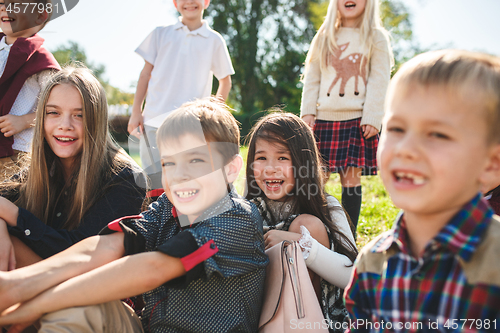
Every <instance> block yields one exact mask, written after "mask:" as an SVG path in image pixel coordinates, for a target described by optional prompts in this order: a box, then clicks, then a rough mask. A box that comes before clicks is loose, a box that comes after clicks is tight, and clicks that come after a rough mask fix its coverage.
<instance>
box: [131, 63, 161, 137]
mask: <svg viewBox="0 0 500 333" xmlns="http://www.w3.org/2000/svg"><path fill="white" fill-rule="evenodd" d="M153 67H154V66H153V65H152V64H150V63H149V62H147V61H145V64H144V68H143V69H142V71H141V74H140V75H139V82H137V89H136V91H135V97H134V104H133V106H132V114H131V115H130V119H129V121H128V127H127V130H128V132H129V133H130V134H132V132H133V131H134V130H136V129H137V127H139V133H142V127H143V125H144V119H143V117H142V103H144V99H145V98H146V93H147V91H148V84H149V79H151V72H152V71H153Z"/></svg>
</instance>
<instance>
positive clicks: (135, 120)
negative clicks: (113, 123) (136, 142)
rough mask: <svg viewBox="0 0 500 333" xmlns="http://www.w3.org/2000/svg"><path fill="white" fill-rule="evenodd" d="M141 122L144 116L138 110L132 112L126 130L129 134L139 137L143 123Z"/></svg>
mask: <svg viewBox="0 0 500 333" xmlns="http://www.w3.org/2000/svg"><path fill="white" fill-rule="evenodd" d="M143 122H144V118H143V116H142V113H141V112H140V111H139V112H132V115H131V116H130V119H129V120H128V127H127V131H128V132H129V133H130V135H133V136H135V137H137V138H138V139H139V138H140V137H141V133H142V128H143V125H144V124H143Z"/></svg>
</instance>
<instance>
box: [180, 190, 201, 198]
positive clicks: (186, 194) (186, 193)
mask: <svg viewBox="0 0 500 333" xmlns="http://www.w3.org/2000/svg"><path fill="white" fill-rule="evenodd" d="M196 192H197V191H196V190H193V191H182V192H177V195H178V196H179V198H188V197H191V196H193V195H195V194H196Z"/></svg>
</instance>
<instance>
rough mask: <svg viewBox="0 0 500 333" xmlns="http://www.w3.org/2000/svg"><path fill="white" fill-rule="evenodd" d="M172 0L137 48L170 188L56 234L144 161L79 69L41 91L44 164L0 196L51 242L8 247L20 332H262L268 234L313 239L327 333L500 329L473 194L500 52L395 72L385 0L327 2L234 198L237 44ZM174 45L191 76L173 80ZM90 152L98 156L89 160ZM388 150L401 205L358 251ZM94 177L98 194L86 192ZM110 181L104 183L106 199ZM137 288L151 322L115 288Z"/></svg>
mask: <svg viewBox="0 0 500 333" xmlns="http://www.w3.org/2000/svg"><path fill="white" fill-rule="evenodd" d="M174 4H175V6H176V8H177V9H178V11H179V12H180V13H181V15H182V17H181V19H180V22H179V23H178V24H176V25H174V26H170V27H166V28H159V29H157V30H155V31H154V32H153V33H152V34H151V35H150V36H149V37H148V38H147V39H146V41H144V43H143V44H142V45H141V46H140V47H139V49H138V53H139V54H141V55H142V56H143V57H144V59H145V61H146V64H145V66H144V69H143V71H142V73H141V77H140V80H139V84H138V87H137V95H136V100H135V102H134V111H133V115H132V117H131V119H130V123H129V131H130V132H134V133H135V134H137V135H140V134H142V135H143V136H144V137H146V140H144V143H145V145H146V147H145V149H147V150H146V151H143V152H144V154H141V157H142V158H144V159H149V160H148V161H149V162H146V165H151V164H152V163H153V162H154V161H155V159H158V160H159V161H160V163H161V165H160V167H159V168H160V169H161V174H162V177H161V187H162V188H163V190H164V193H163V194H161V195H160V196H159V197H158V200H157V201H155V202H154V203H152V204H151V205H150V206H149V207H148V209H147V210H146V211H144V212H142V213H141V214H140V215H130V216H125V217H120V218H118V219H116V220H114V221H112V222H110V220H111V219H112V218H110V217H109V216H108V217H107V219H108V220H107V221H105V223H103V224H99V225H105V227H104V229H102V230H101V232H100V233H99V235H95V236H92V235H91V234H86V235H85V236H84V237H81V238H79V239H76V240H75V239H74V238H73V237H68V238H69V239H71V240H72V241H71V242H66V243H67V245H65V246H59V247H57V250H56V249H53V250H52V252H47V251H46V249H47V247H48V245H47V244H52V243H53V242H54V239H58V238H57V237H59V238H63V239H64V237H62V236H61V235H66V234H67V233H70V234H71V230H76V229H78V228H82V227H83V226H87V225H88V224H89V223H90V220H85V219H84V217H85V214H86V213H87V212H88V211H89V209H92V208H93V207H95V206H96V204H97V203H98V201H97V198H98V197H99V195H98V194H97V193H98V192H99V191H98V190H97V188H98V186H99V184H100V182H102V180H103V179H104V180H106V181H108V182H109V181H111V182H112V181H116V178H117V177H118V179H120V182H119V184H121V186H125V185H124V184H129V183H130V182H129V181H126V179H127V176H128V175H130V174H133V173H134V172H133V170H134V166H133V163H132V162H130V161H128V160H127V159H126V158H124V157H123V158H121V159H119V160H120V161H122V162H121V163H118V164H117V163H116V162H113V161H115V160H116V159H115V160H114V159H113V158H115V156H121V155H120V151H119V150H117V149H116V147H115V146H114V145H113V143H112V142H110V141H109V134H108V133H107V130H106V129H105V128H104V127H106V126H105V125H102V124H104V123H105V119H104V118H103V116H106V114H107V113H106V111H105V109H106V101H105V97H104V93H103V91H102V87H99V86H98V85H99V84H98V83H97V82H95V78H93V77H92V76H91V74H90V73H88V72H87V71H86V70H84V69H64V70H63V71H62V72H60V73H59V74H56V75H55V76H53V77H51V78H50V81H49V82H50V84H48V85H45V86H44V88H43V89H42V93H41V96H42V97H41V98H40V102H39V104H38V111H37V119H36V126H35V138H36V139H37V140H39V142H36V141H34V144H33V150H32V161H37V163H38V164H37V165H34V163H32V164H31V165H30V167H29V169H28V170H27V171H23V172H21V174H19V175H18V176H15V177H14V178H11V180H10V181H9V182H8V185H4V187H2V188H1V189H2V190H3V189H5V192H4V191H2V193H1V194H2V196H5V197H7V198H9V199H10V201H9V200H7V199H4V198H1V197H0V199H2V200H0V237H4V236H2V235H4V233H2V232H3V229H6V227H8V232H9V233H10V234H11V235H13V236H16V237H18V238H20V239H21V240H22V244H25V245H27V246H28V247H29V248H30V249H31V250H33V251H35V245H37V244H45V245H41V247H40V248H41V249H43V250H45V251H46V252H41V253H43V255H39V256H40V257H42V258H46V257H48V258H47V259H46V260H43V261H39V260H40V259H42V258H39V260H34V261H39V262H37V263H35V264H32V265H26V266H25V267H22V268H18V269H14V270H11V268H14V267H15V266H16V265H15V260H13V259H12V258H11V257H12V254H14V252H16V253H17V248H16V247H15V246H14V248H15V251H14V250H12V251H10V247H9V250H8V251H6V252H7V255H6V256H5V258H7V262H8V265H7V266H8V268H9V270H10V271H9V272H0V313H1V316H0V326H7V325H12V326H10V328H9V331H10V332H20V331H22V330H23V329H24V328H25V327H27V326H29V325H31V324H32V323H34V322H35V321H37V320H39V327H38V329H39V331H40V332H56V331H64V332H142V331H145V332H181V331H182V332H184V331H190V332H233V331H244V332H256V331H257V330H258V321H259V315H260V305H261V303H262V298H263V297H264V295H263V283H264V277H265V268H266V265H267V264H268V258H267V256H266V254H265V250H266V249H268V248H270V247H272V246H274V245H276V244H279V243H281V242H282V241H283V240H288V241H296V242H298V244H299V246H300V248H301V249H302V252H303V256H304V259H305V262H306V265H307V267H308V269H309V272H310V277H311V281H312V283H313V286H314V288H315V290H316V292H317V295H318V300H319V301H320V305H321V308H322V311H323V316H324V318H325V321H324V322H323V323H311V326H310V328H311V330H312V331H314V329H317V328H319V327H324V325H325V324H326V326H327V328H328V329H329V330H330V331H331V332H343V331H345V330H352V331H389V332H392V331H396V332H403V331H405V332H414V331H431V330H440V331H447V330H449V331H471V332H474V331H489V330H496V325H498V324H500V267H499V265H498V264H497V261H496V260H495V259H494V258H495V253H497V252H498V251H499V250H500V248H499V246H500V245H498V244H500V242H499V241H500V239H499V238H500V221H499V220H498V217H497V216H496V215H494V213H493V211H492V209H491V208H490V207H489V205H488V204H487V202H486V201H485V200H484V198H483V195H482V193H487V192H491V197H492V198H493V197H496V196H497V195H498V193H497V192H498V191H497V186H498V179H500V136H499V133H500V132H498V130H497V129H498V128H499V126H500V59H498V58H496V57H493V56H487V55H482V54H477V53H470V52H465V51H454V50H447V51H438V52H430V53H426V54H423V55H420V56H417V57H415V58H414V59H412V60H411V61H409V62H408V63H406V64H404V65H403V66H402V67H401V68H400V70H399V71H398V73H396V75H395V77H394V78H393V80H392V82H391V83H390V84H389V80H390V68H391V64H392V54H391V49H390V46H389V41H388V37H387V33H386V32H385V30H384V29H383V28H382V26H381V24H380V18H379V15H378V1H375V0H337V1H336V0H332V1H331V2H330V6H329V8H328V13H327V17H326V19H325V22H324V24H323V25H322V26H321V28H320V30H319V31H318V33H317V35H316V36H315V38H314V40H313V42H312V45H311V49H310V51H309V53H308V56H307V59H306V68H305V73H304V75H305V77H304V91H303V98H302V106H301V116H302V119H301V118H299V117H297V116H295V115H292V114H287V113H272V114H269V115H267V116H265V117H263V118H262V119H261V120H259V122H258V123H257V124H256V125H255V126H254V128H253V129H252V132H251V134H250V136H249V140H248V156H247V165H246V194H245V198H242V197H241V196H239V195H238V194H237V193H236V192H235V190H234V187H233V185H232V184H233V182H234V181H235V180H236V179H237V177H238V175H239V173H240V170H241V168H242V167H243V159H242V157H241V156H240V155H239V142H240V135H239V129H238V124H237V122H236V120H235V119H234V117H233V116H232V115H231V113H230V112H229V110H228V109H227V107H226V106H225V105H224V104H223V103H222V101H221V100H225V99H226V98H227V94H228V92H229V89H230V85H231V83H230V82H231V79H230V75H231V74H232V73H233V70H232V66H231V64H230V61H229V62H228V61H227V60H228V59H229V57H228V55H227V49H226V47H225V44H224V42H223V40H222V39H221V38H220V35H218V34H217V33H215V32H213V31H212V30H210V29H209V28H208V26H207V25H206V23H205V22H203V21H202V20H201V19H202V14H203V9H204V8H206V6H208V4H209V1H208V0H206V1H202V0H178V1H174ZM0 11H2V13H3V12H4V11H5V6H2V4H0ZM2 29H3V26H2ZM4 31H5V30H4ZM30 33H33V32H30ZM27 37H28V38H25V39H29V38H31V37H30V36H27ZM23 40H24V39H23ZM8 42H9V41H7V43H8ZM172 44H174V45H176V46H177V47H176V48H173V47H172ZM199 47H201V48H202V49H203V51H206V50H210V52H209V53H210V54H211V56H207V57H206V58H205V59H203V61H201V62H200V64H194V63H196V61H194V60H187V59H188V58H189V57H194V56H196V52H198V51H196V50H198V48H199ZM172 49H174V50H172ZM366 50H368V51H366ZM0 52H1V51H0ZM199 52H202V51H199ZM164 57H165V58H164ZM197 59H198V58H197ZM205 60H207V61H206V62H205ZM166 61H167V63H166ZM170 61H171V62H172V63H174V64H176V65H175V66H174V67H175V68H174V69H176V68H177V67H179V68H184V67H186V66H187V67H189V68H187V67H186V68H185V70H186V71H194V73H195V74H196V75H195V74H193V76H186V75H185V73H182V75H181V74H178V75H170V76H168V75H167V76H168V79H165V76H166V75H165V74H164V73H165V71H166V70H169V71H170V70H171V68H170V67H171V66H172V63H170ZM198 65H200V66H202V67H200V68H194V69H193V68H192V66H195V67H196V66H198ZM183 66H184V67H183ZM204 73H208V74H207V76H206V77H205V76H203V77H201V76H200V75H202V74H203V75H205V74H204ZM212 73H214V74H215V76H216V77H217V78H218V79H219V89H218V93H217V95H218V96H217V97H218V98H216V99H199V100H197V101H191V102H187V103H183V99H184V98H185V99H186V100H191V99H193V98H201V97H204V96H206V95H209V94H210V87H211V80H212ZM206 78H210V80H208V81H210V83H207V82H208V81H207V80H206ZM360 78H361V80H360ZM1 83H2V81H0V84H1ZM194 83H196V84H199V85H200V87H198V88H199V89H198V88H197V89H194V88H193V87H192V86H191V84H194ZM388 86H389V89H388V92H387V97H386V89H387V87H388ZM182 87H188V88H182ZM191 88H193V89H191ZM176 89H179V90H176ZM146 91H147V92H148V94H147V98H146V109H145V110H144V112H142V111H141V107H142V104H143V102H144V96H145V95H146ZM165 91H168V94H173V95H172V96H175V97H179V98H180V99H179V100H177V99H174V98H173V97H172V98H170V97H169V98H167V100H168V103H171V105H170V106H168V107H167V106H164V108H163V107H160V106H162V105H166V104H165V103H166V102H165V101H162V99H163V98H164V95H165ZM175 91H177V92H175ZM187 92H189V94H191V93H192V95H190V96H180V95H181V94H185V93H187ZM9 96H10V95H9ZM165 96H166V95H165ZM2 101H3V100H2ZM174 109H175V110H174ZM171 110H172V111H171ZM170 111H171V112H170ZM384 111H385V115H384ZM0 121H1V120H0ZM99 124H101V125H102V126H103V128H102V129H99ZM148 124H150V125H151V127H152V131H150V132H149V131H148V129H147V127H145V126H144V125H148ZM0 126H1V125H0ZM381 128H383V133H382V136H381V139H380V146H378V140H379V131H380V130H381ZM2 132H3V130H2ZM4 133H5V132H4ZM153 138H154V139H153ZM147 146H149V147H147ZM156 146H157V147H158V149H157V157H153V158H152V157H151V156H152V153H151V151H150V150H151V149H152V148H154V147H156ZM99 149H101V150H102V151H104V152H107V154H109V155H106V156H109V157H108V159H107V160H108V163H107V164H104V165H103V164H98V160H99V159H101V157H102V156H97V157H96V158H92V155H93V154H98V151H99ZM110 152H113V153H112V154H111V153H110ZM104 160H106V159H104ZM97 165H99V166H100V168H101V169H99V168H98V167H97ZM110 166H112V167H110ZM377 166H378V168H379V170H380V174H381V178H382V180H383V182H384V185H385V187H386V189H387V191H388V193H389V194H390V196H391V198H392V200H393V202H394V204H395V205H396V206H397V207H399V208H401V209H402V213H401V214H400V215H399V216H398V218H397V220H396V222H395V224H394V227H393V229H392V230H390V231H388V232H386V233H383V234H382V235H380V236H378V237H377V238H376V239H374V240H373V241H372V242H370V243H369V244H368V245H366V246H365V247H364V248H363V250H362V251H361V252H360V253H359V255H358V252H357V248H356V245H355V237H354V235H355V225H356V221H357V219H358V216H359V210H360V205H361V185H360V176H361V175H369V174H374V173H375V172H376V171H377ZM90 170H102V172H101V173H100V174H99V173H98V172H96V171H94V172H93V173H92V172H90ZM106 170H108V171H107V172H106ZM110 170H112V171H113V172H111V171H110ZM330 172H338V173H340V176H341V183H342V186H343V193H342V205H341V204H340V203H339V202H338V200H337V199H335V198H334V197H333V196H330V195H328V194H327V193H325V191H324V184H325V182H326V180H328V178H329V174H330ZM122 173H125V174H124V175H123V174H122ZM57 175H59V177H57ZM119 176H120V177H119ZM86 177H90V180H91V182H90V187H89V188H90V189H91V192H90V194H91V195H93V196H94V197H95V198H89V197H85V196H84V193H85V188H82V186H84V183H85V182H86V181H87V178H86ZM56 180H57V181H56ZM123 181H126V182H125V183H123ZM12 183H14V185H13V184H12ZM108 187H109V188H110V189H111V190H112V189H113V188H114V187H117V186H116V184H114V183H111V185H110V186H108ZM7 190H8V191H7ZM132 190H134V191H140V190H139V189H135V188H134V187H133V186H132ZM29 191H33V192H29ZM119 192H120V194H122V192H123V191H119ZM4 193H8V195H6V194H4ZM11 193H14V196H13V197H10V195H12V194H11ZM32 193H36V196H35V197H34V198H31V199H30V197H33V195H31V196H30V194H32ZM68 193H70V194H69V198H67V199H65V198H64V197H65V196H68ZM134 193H135V192H134ZM117 195H118V193H117V194H114V195H113V194H110V193H109V190H107V192H106V195H105V196H103V198H102V200H104V201H106V202H109V200H108V199H109V198H110V197H113V198H114V197H115V196H117ZM37 196H45V197H44V199H43V200H45V201H43V202H42V203H40V202H39V201H38V200H39V199H37ZM11 201H12V202H14V203H12V202H11ZM117 201H120V202H121V203H122V206H123V203H124V201H123V200H121V199H119V200H117ZM67 204H72V205H77V208H75V209H73V210H69V211H65V210H64V207H63V208H61V210H62V211H65V212H66V213H65V215H64V216H63V218H62V220H64V221H63V222H71V221H73V223H74V224H73V225H71V226H68V225H65V224H64V223H61V221H62V220H61V221H59V220H57V219H56V221H59V222H58V223H59V224H58V227H57V228H58V229H57V228H55V227H54V224H55V222H54V221H52V220H51V219H53V218H54V216H56V217H58V218H59V217H60V215H61V214H60V213H56V212H57V211H58V209H59V208H58V207H60V206H61V205H67ZM126 206H131V207H129V209H131V210H132V211H135V210H136V209H137V208H136V205H128V204H127V205H126ZM18 207H19V208H18ZM98 207H100V208H99V209H101V210H103V209H106V208H103V207H101V206H98ZM343 207H344V208H345V211H344V209H343ZM109 209H110V210H113V208H112V207H110V208H109ZM30 210H31V212H30ZM346 212H347V214H346ZM28 214H33V215H34V217H33V218H32V219H35V218H37V219H38V220H40V222H37V226H38V227H37V230H32V229H31V228H30V227H26V224H25V223H26V222H25V220H26V219H27V217H26V216H29V215H28ZM54 214H55V215H54ZM57 214H59V215H57ZM131 214H135V212H132V213H131ZM123 215H127V214H126V213H124V214H122V216H123ZM23 216H24V217H23ZM117 217H118V216H117ZM23 219H24V220H23ZM74 221H80V222H74ZM107 222H110V223H107ZM351 222H352V223H351ZM44 223H45V224H46V225H47V229H48V231H47V230H45V228H44V227H42V225H43V224H44ZM65 228H66V229H69V230H70V231H65V230H64V229H65ZM75 228H76V229H75ZM33 229H34V227H33ZM39 229H40V230H41V229H43V230H42V231H38V230H39ZM52 229H54V231H52ZM23 233H24V234H23ZM32 233H33V235H32ZM94 234H95V233H94ZM88 236H91V237H88ZM82 238H84V239H83V240H81V239H82ZM4 239H8V237H7V238H2V241H3V240H4ZM71 245H72V246H71ZM20 246H22V245H20ZM9 251H10V252H9ZM40 251H42V250H40ZM35 252H36V251H35ZM16 256H17V254H16ZM2 258H3V257H1V258H0V260H1V259H2ZM34 261H33V262H34ZM29 263H31V262H29ZM22 266H24V265H22ZM344 289H345V291H344ZM139 294H142V297H143V300H144V308H143V309H142V314H141V318H140V319H139V317H138V316H137V315H136V313H135V312H134V311H133V310H132V309H131V308H130V307H128V306H127V305H125V304H124V303H123V302H121V301H119V300H120V299H125V298H127V297H132V296H135V295H139ZM497 319H498V321H499V322H497ZM291 324H292V323H290V325H291Z"/></svg>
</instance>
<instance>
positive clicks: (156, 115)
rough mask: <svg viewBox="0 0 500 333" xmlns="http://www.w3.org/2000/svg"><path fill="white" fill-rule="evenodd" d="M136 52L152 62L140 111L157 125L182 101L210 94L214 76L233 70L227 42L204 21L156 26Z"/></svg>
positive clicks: (149, 123) (153, 125)
mask: <svg viewBox="0 0 500 333" xmlns="http://www.w3.org/2000/svg"><path fill="white" fill-rule="evenodd" d="M135 52H137V53H138V54H139V55H140V56H142V57H143V58H144V60H146V61H147V62H149V63H151V64H152V65H153V66H154V67H153V71H152V72H151V79H150V80H149V84H148V93H147V96H146V106H145V108H144V113H143V115H144V124H145V125H148V126H152V127H156V128H158V127H159V126H160V125H161V123H162V121H163V119H165V117H166V116H167V115H168V114H169V113H170V112H171V111H173V110H175V109H177V108H178V107H180V106H181V105H182V104H183V103H185V102H188V101H192V100H195V99H197V98H203V97H208V96H210V94H211V92H212V79H213V76H215V77H216V78H217V79H218V80H220V79H223V78H225V77H226V76H228V75H233V74H234V69H233V66H232V64H231V58H230V57H229V52H228V50H227V46H226V42H225V41H224V39H223V38H222V36H221V35H220V34H219V33H218V32H216V31H214V30H212V29H211V28H210V27H209V26H208V24H207V22H206V21H203V25H202V26H201V28H199V29H197V30H194V31H189V29H188V27H187V26H185V25H184V24H182V22H180V21H179V22H178V23H176V24H174V25H170V26H166V27H158V28H156V29H155V30H153V32H151V33H150V34H149V36H148V37H147V38H146V39H145V40H144V41H143V42H142V44H141V45H139V47H138V48H137V49H136V50H135Z"/></svg>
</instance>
